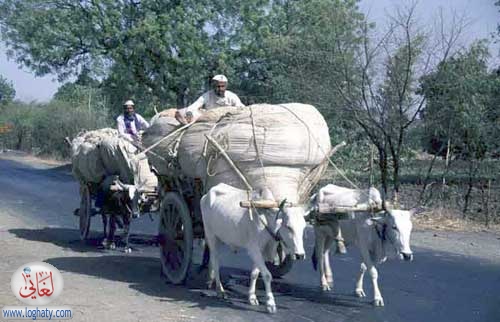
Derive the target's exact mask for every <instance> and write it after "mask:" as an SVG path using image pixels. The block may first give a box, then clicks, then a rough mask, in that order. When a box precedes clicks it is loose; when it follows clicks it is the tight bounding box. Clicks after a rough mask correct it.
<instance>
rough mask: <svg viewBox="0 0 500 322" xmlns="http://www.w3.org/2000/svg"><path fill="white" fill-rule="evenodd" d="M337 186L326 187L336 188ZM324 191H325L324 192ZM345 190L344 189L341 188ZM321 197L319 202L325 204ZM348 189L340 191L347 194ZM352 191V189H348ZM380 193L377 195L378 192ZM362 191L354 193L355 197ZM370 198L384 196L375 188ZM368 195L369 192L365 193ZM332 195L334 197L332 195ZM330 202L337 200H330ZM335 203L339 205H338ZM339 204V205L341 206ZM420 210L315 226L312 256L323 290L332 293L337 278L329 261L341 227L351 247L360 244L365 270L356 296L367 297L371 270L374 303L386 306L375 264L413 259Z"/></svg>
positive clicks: (343, 220) (363, 269) (389, 212)
mask: <svg viewBox="0 0 500 322" xmlns="http://www.w3.org/2000/svg"><path fill="white" fill-rule="evenodd" d="M332 186H333V185H328V186H326V187H324V188H327V187H328V189H330V191H331V189H332ZM324 188H322V189H324ZM340 188H342V187H340ZM322 189H320V193H319V194H318V200H317V201H318V202H324V201H325V200H324V199H323V200H322V199H321V196H322V195H323V196H325V194H321V190H322ZM345 189H347V188H342V189H339V191H346V190H345ZM348 190H352V189H348ZM375 191H376V192H375ZM359 192H360V191H359V190H358V191H354V192H353V193H354V195H356V194H358V193H359ZM367 192H369V193H368V195H372V196H376V195H377V194H378V196H380V193H378V191H377V190H376V189H375V188H370V191H367ZM365 193H366V192H365ZM330 196H331V195H330ZM329 201H330V202H332V201H334V200H331V199H330V200H329ZM334 204H335V203H334ZM337 204H338V203H337ZM415 211H416V210H410V211H407V210H389V211H387V212H381V213H378V214H377V215H376V216H372V215H371V214H370V213H357V214H356V215H355V216H354V218H353V219H342V220H338V221H327V222H322V223H321V222H320V223H319V224H317V225H315V227H314V231H315V237H316V241H315V247H314V254H313V256H312V260H313V266H314V267H315V269H316V267H317V264H319V270H320V283H321V287H322V289H323V290H331V287H330V285H329V284H330V283H331V284H332V286H333V275H332V270H331V267H330V261H329V249H330V247H331V246H332V244H333V241H334V240H335V238H336V236H337V235H338V231H339V226H340V230H341V231H342V233H343V237H344V240H345V243H346V244H347V245H357V246H358V248H359V250H360V252H361V261H362V262H361V269H360V274H359V276H358V279H357V282H356V288H355V293H356V295H357V296H358V297H365V296H366V294H365V292H364V290H363V277H364V273H365V272H366V271H367V270H368V272H369V274H370V277H371V279H372V283H373V291H374V295H373V304H374V305H375V306H384V300H383V298H382V294H381V292H380V289H379V287H378V282H377V280H378V272H377V269H376V267H375V265H377V264H380V263H382V262H384V261H385V260H386V258H387V256H389V255H391V254H394V255H399V257H400V258H401V259H404V260H412V259H413V253H412V251H411V248H410V235H411V230H412V222H411V216H412V215H413V214H414V213H415Z"/></svg>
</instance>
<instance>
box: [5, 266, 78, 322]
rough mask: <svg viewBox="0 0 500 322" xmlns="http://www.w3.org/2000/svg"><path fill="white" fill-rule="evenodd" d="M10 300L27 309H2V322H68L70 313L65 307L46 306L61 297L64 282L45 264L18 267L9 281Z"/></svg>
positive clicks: (56, 271)
mask: <svg viewBox="0 0 500 322" xmlns="http://www.w3.org/2000/svg"><path fill="white" fill-rule="evenodd" d="M10 287H11V291H12V293H13V294H14V296H15V297H16V298H17V299H18V300H19V301H21V302H23V303H24V304H27V306H5V307H3V308H2V318H3V319H4V320H52V319H55V320H68V319H71V318H73V311H72V310H71V308H69V307H67V306H61V307H59V306H50V307H49V306H46V305H47V304H49V303H50V302H52V300H54V299H56V298H57V297H58V296H59V295H61V293H62V290H63V287H64V280H63V277H62V275H61V272H59V270H58V269H57V268H56V267H54V266H52V265H50V264H48V263H45V262H31V263H28V264H25V265H22V266H20V267H19V268H18V269H17V270H16V271H15V272H14V274H12V278H11V281H10Z"/></svg>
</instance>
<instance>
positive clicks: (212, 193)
mask: <svg viewBox="0 0 500 322" xmlns="http://www.w3.org/2000/svg"><path fill="white" fill-rule="evenodd" d="M253 197H254V198H255V197H256V196H253ZM259 197H260V198H262V199H273V197H272V194H271V193H270V191H263V192H262V193H261V195H260V196H259ZM243 200H248V193H247V192H246V191H244V190H240V189H237V188H234V187H232V186H229V185H226V184H223V183H221V184H218V185H217V186H215V187H213V188H211V189H210V190H209V191H208V193H207V194H205V195H204V196H203V197H202V198H201V201H200V205H201V212H202V216H203V225H204V228H205V240H206V242H207V244H208V247H209V249H210V274H209V283H208V284H209V287H210V286H211V285H212V284H213V280H214V278H215V282H216V289H217V292H218V293H219V295H222V296H224V288H223V286H222V284H221V281H220V275H219V258H218V252H217V248H218V244H219V243H220V242H222V243H224V244H226V245H228V246H231V247H237V248H244V249H246V250H247V252H248V254H249V256H250V258H251V260H252V263H253V267H252V272H251V275H250V287H249V290H248V300H249V302H250V304H251V305H259V302H258V300H257V297H256V295H255V286H256V282H257V278H258V276H259V273H261V274H262V279H263V281H264V285H265V289H266V296H267V299H266V308H267V311H268V312H269V313H275V312H276V303H275V301H274V296H273V293H272V290H271V280H272V276H271V273H270V272H269V270H268V269H267V267H266V265H265V262H264V260H265V256H264V255H263V252H264V251H265V249H267V248H268V246H269V244H270V243H272V242H274V238H275V237H276V238H280V239H281V240H282V241H283V244H284V246H285V248H286V251H287V253H290V254H294V255H295V257H296V258H302V259H303V258H305V252H304V245H303V234H304V228H305V226H306V222H305V220H304V215H305V211H304V209H303V208H298V207H287V208H285V209H282V210H281V209H280V210H277V209H267V210H264V209H259V211H258V212H259V214H260V215H258V214H257V213H256V212H255V211H252V213H253V214H252V215H253V220H252V219H251V217H250V214H249V211H248V209H245V208H241V207H240V201H243ZM266 227H267V228H266Z"/></svg>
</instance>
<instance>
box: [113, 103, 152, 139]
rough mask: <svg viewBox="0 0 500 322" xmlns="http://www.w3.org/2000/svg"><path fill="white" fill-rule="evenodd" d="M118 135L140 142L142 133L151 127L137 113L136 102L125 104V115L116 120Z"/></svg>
mask: <svg viewBox="0 0 500 322" xmlns="http://www.w3.org/2000/svg"><path fill="white" fill-rule="evenodd" d="M116 123H117V127H118V133H119V134H120V136H123V137H125V138H126V139H128V140H129V141H134V142H135V141H140V131H144V130H145V129H147V128H148V127H149V123H148V122H147V121H146V120H145V119H144V118H143V117H142V116H141V115H139V114H138V113H136V112H135V109H134V102H133V101H132V100H128V101H126V102H125V103H123V114H121V115H120V116H118V117H117V118H116Z"/></svg>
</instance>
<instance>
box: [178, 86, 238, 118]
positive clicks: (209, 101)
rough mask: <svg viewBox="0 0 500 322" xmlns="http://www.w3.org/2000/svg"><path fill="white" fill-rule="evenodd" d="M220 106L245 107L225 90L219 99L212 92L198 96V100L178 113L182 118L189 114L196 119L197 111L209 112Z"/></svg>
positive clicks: (232, 94) (236, 96) (236, 97)
mask: <svg viewBox="0 0 500 322" xmlns="http://www.w3.org/2000/svg"><path fill="white" fill-rule="evenodd" d="M221 106H236V107H244V106H245V105H243V103H241V101H240V98H239V97H238V95H236V94H235V93H233V92H231V91H228V90H226V91H225V92H224V96H223V97H221V96H217V94H215V91H214V90H211V91H208V92H206V93H204V94H203V95H202V96H200V98H198V99H197V100H196V101H195V102H194V103H193V104H191V105H189V106H188V107H186V108H183V109H180V110H179V112H180V113H182V115H184V116H185V115H186V112H191V113H193V115H194V116H195V117H196V116H198V114H199V112H198V111H199V110H200V109H205V110H210V109H213V108H217V107H221Z"/></svg>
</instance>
